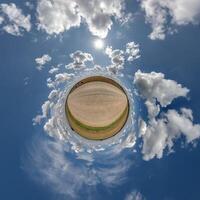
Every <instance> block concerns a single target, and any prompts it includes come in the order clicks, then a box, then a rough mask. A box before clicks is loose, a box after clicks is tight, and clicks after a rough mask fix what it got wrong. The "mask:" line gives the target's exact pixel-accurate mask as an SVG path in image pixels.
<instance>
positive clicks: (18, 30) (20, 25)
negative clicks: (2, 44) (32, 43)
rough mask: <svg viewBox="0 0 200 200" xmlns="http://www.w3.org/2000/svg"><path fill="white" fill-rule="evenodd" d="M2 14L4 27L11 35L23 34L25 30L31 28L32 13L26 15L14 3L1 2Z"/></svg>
mask: <svg viewBox="0 0 200 200" xmlns="http://www.w3.org/2000/svg"><path fill="white" fill-rule="evenodd" d="M0 15H1V16H0V17H1V20H0V21H1V23H0V24H3V26H2V29H3V30H4V31H6V32H7V33H9V34H11V35H14V36H22V35H23V32H24V31H27V32H29V31H30V30H31V22H30V19H31V17H30V15H27V16H25V15H24V14H23V12H22V10H21V9H20V8H18V7H17V6H16V5H15V4H14V3H10V4H6V3H2V4H0ZM2 19H4V20H3V21H2Z"/></svg>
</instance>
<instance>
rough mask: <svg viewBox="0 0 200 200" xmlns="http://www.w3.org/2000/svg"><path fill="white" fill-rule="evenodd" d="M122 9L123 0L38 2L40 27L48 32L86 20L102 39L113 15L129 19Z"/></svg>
mask: <svg viewBox="0 0 200 200" xmlns="http://www.w3.org/2000/svg"><path fill="white" fill-rule="evenodd" d="M123 11H124V0H110V1H106V0H102V1H99V0H90V1H86V0H85V1H83V0H51V1H50V0H39V2H38V5H37V13H38V21H39V28H40V29H43V30H45V31H46V32H47V33H48V34H59V33H62V32H64V31H65V30H69V29H70V28H72V27H79V26H80V24H81V23H83V22H84V23H85V24H87V26H88V28H89V30H90V32H91V33H92V34H93V35H95V36H98V37H100V38H105V37H106V36H107V34H108V31H109V30H110V29H111V26H112V24H113V21H112V19H113V18H115V19H119V21H120V20H121V21H123V19H126V17H125V15H124V12H123Z"/></svg>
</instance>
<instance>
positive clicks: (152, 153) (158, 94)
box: [134, 70, 200, 160]
mask: <svg viewBox="0 0 200 200" xmlns="http://www.w3.org/2000/svg"><path fill="white" fill-rule="evenodd" d="M134 83H135V85H136V87H137V89H138V91H139V94H140V95H141V97H142V98H144V100H145V105H146V107H147V111H148V120H147V122H144V121H143V120H140V133H139V135H140V137H142V139H143V146H142V153H143V158H144V160H150V159H152V158H154V157H157V158H162V156H163V152H164V150H165V149H168V150H169V151H171V150H172V148H173V145H174V141H175V140H176V139H177V138H179V137H180V136H181V135H184V136H185V138H186V142H187V143H190V142H192V141H194V140H195V139H197V138H199V137H200V125H198V124H194V123H193V116H192V111H191V110H190V109H186V108H182V109H181V110H180V112H177V111H176V110H168V111H167V112H166V113H163V112H161V114H160V116H158V114H159V113H160V111H162V110H161V108H162V107H166V106H167V105H170V104H171V102H172V101H173V100H174V99H175V98H178V97H186V95H187V93H188V92H189V90H188V89H187V88H185V87H182V85H180V84H178V83H177V82H175V81H173V80H169V79H165V76H164V74H162V73H156V72H151V73H142V72H141V71H140V70H138V71H137V72H136V73H135V76H134Z"/></svg>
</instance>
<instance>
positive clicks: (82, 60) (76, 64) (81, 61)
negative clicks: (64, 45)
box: [66, 51, 93, 70]
mask: <svg viewBox="0 0 200 200" xmlns="http://www.w3.org/2000/svg"><path fill="white" fill-rule="evenodd" d="M70 57H71V58H72V59H73V63H70V64H68V65H66V68H67V69H74V70H76V69H82V68H85V67H86V62H92V61H93V57H92V55H91V54H89V53H85V52H82V51H76V52H74V53H71V54H70Z"/></svg>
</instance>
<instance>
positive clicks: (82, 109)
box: [65, 76, 129, 140]
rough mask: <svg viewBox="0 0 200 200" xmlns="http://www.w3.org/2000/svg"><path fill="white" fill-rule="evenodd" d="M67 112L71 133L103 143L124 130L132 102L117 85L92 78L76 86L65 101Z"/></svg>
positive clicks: (105, 78)
mask: <svg viewBox="0 0 200 200" xmlns="http://www.w3.org/2000/svg"><path fill="white" fill-rule="evenodd" d="M65 112H66V117H67V119H68V122H69V125H70V126H71V128H72V130H74V131H75V132H76V133H78V134H79V135H80V136H82V137H84V138H87V139H89V140H104V139H107V138H110V137H112V136H114V135H116V134H117V133H118V132H119V131H120V130H121V129H122V128H123V127H124V125H125V123H126V121H127V118H128V113H129V102H128V97H127V95H126V93H125V91H124V89H123V88H122V87H121V86H120V85H119V84H118V83H117V82H116V81H114V80H112V79H110V78H107V77H103V76H92V77H88V78H85V79H83V80H81V81H79V82H78V83H77V84H75V85H74V86H73V88H72V89H71V91H70V92H69V94H68V96H67V99H66V104H65Z"/></svg>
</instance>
